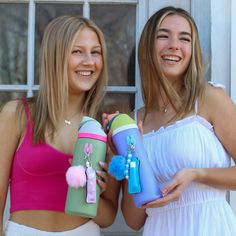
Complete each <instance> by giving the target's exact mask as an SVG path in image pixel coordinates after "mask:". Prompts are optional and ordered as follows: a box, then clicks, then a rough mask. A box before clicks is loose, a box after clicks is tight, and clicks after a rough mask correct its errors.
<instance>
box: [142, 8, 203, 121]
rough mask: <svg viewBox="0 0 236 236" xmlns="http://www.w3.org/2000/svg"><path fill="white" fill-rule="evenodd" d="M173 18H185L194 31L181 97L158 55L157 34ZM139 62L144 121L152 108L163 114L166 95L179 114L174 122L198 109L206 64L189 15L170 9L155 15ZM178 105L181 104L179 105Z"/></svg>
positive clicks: (179, 10)
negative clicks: (161, 108) (156, 49)
mask: <svg viewBox="0 0 236 236" xmlns="http://www.w3.org/2000/svg"><path fill="white" fill-rule="evenodd" d="M169 15H180V16H182V17H184V18H185V19H186V20H187V21H188V22H189V25H190V28H191V35H192V36H191V37H192V56H191V60H190V63H189V66H188V68H187V70H186V72H185V75H184V77H183V88H184V90H183V91H184V92H183V94H179V93H178V91H176V90H175V89H174V87H173V86H172V84H171V83H170V82H169V80H168V79H167V78H166V77H165V75H164V73H163V71H162V69H161V66H160V63H159V62H158V59H157V56H156V54H155V46H154V44H155V37H156V32H157V30H158V29H159V27H160V25H161V23H162V22H163V20H164V19H165V18H166V17H167V16H169ZM138 61H139V67H140V76H141V85H142V95H143V100H144V103H145V115H144V118H145V117H146V115H147V113H148V111H149V110H150V109H151V108H154V107H155V108H157V110H160V104H159V102H158V100H160V99H162V97H161V94H162V93H163V92H164V94H165V95H166V97H167V99H168V101H169V102H170V104H171V105H172V106H173V107H174V109H175V111H176V115H175V116H174V117H173V118H172V119H171V120H172V121H173V120H177V119H179V118H183V117H184V116H186V114H188V113H190V112H191V111H192V110H193V109H194V104H195V101H196V99H197V98H198V97H199V96H201V94H202V92H203V90H204V87H205V80H204V63H203V56H202V52H201V47H200V40H199V36H198V30H197V26H196V24H195V22H194V20H193V18H192V17H191V15H190V14H189V13H188V12H187V11H185V10H183V9H181V8H175V7H171V6H170V7H165V8H162V9H161V10H159V11H157V12H156V13H155V14H154V15H152V17H151V18H150V19H149V20H148V21H147V23H146V25H145V27H144V30H143V32H142V34H141V38H140V41H139V47H138ZM174 101H177V105H176V103H175V102H174Z"/></svg>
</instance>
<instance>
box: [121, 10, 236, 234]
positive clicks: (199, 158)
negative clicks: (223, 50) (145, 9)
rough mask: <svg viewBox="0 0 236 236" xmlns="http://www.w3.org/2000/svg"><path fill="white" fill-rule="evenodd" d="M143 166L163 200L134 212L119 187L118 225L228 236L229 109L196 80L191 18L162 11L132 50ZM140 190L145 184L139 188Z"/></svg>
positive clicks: (235, 137) (235, 224)
mask: <svg viewBox="0 0 236 236" xmlns="http://www.w3.org/2000/svg"><path fill="white" fill-rule="evenodd" d="M138 59H139V65H140V75H141V83H142V92H143V99H144V104H145V105H144V107H143V108H141V109H139V110H138V111H135V112H134V117H135V118H136V120H137V121H140V120H141V121H142V129H143V137H144V144H145V148H146V150H147V153H148V158H149V161H150V162H151V165H152V168H153V170H154V171H155V174H156V178H157V184H159V185H160V186H161V192H162V195H163V197H162V198H160V199H156V200H154V201H152V202H149V203H147V204H146V205H144V206H143V207H142V208H141V209H139V208H136V207H135V205H134V203H133V199H132V196H131V195H129V194H127V183H126V182H125V183H124V185H123V186H124V188H123V198H122V211H123V215H124V217H125V220H126V223H127V224H128V225H129V226H130V227H131V228H133V229H135V230H138V229H140V228H141V227H143V226H144V233H143V235H144V236H150V235H152V236H159V235H165V236H179V235H182V236H208V235H214V236H222V235H224V236H233V235H236V218H235V216H234V214H233V212H232V210H231V208H230V206H229V204H228V202H227V201H226V191H227V190H228V189H231V190H235V189H236V167H235V166H233V167H230V161H231V158H230V156H232V158H233V159H234V161H235V160H236V122H235V121H236V107H235V105H234V103H233V102H232V101H231V99H230V98H229V96H228V95H227V94H226V92H225V91H224V89H222V88H221V86H217V85H214V84H209V83H207V82H206V81H205V80H204V66H203V58H202V53H201V49H200V42H199V36H198V32H197V27H196V24H195V23H194V20H193V18H192V17H191V16H190V15H189V13H188V12H186V11H185V10H183V9H180V8H174V7H166V8H163V9H161V10H159V11H158V12H156V13H155V14H154V15H153V16H152V17H151V18H150V19H149V20H148V22H147V23H146V25H145V27H144V30H143V32H142V35H141V39H140V42H139V48H138ZM147 184H148V183H147Z"/></svg>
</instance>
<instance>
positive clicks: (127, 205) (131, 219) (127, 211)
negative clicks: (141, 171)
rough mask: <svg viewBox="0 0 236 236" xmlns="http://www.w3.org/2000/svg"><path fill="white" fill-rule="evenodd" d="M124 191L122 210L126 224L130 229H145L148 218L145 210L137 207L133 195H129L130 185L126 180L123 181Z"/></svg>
mask: <svg viewBox="0 0 236 236" xmlns="http://www.w3.org/2000/svg"><path fill="white" fill-rule="evenodd" d="M122 189H123V191H122V193H123V197H122V201H121V210H122V213H123V215H124V218H125V222H126V224H127V225H128V226H129V227H130V228H132V229H134V230H139V229H141V228H142V227H143V225H144V223H145V220H146V217H147V215H146V213H145V210H144V209H140V208H137V207H136V206H135V204H134V201H133V197H132V195H131V194H128V184H127V181H126V180H124V181H123V184H122Z"/></svg>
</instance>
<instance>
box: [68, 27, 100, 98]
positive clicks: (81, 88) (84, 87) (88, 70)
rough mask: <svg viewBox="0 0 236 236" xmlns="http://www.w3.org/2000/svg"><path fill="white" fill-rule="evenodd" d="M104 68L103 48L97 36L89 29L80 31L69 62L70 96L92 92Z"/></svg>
mask: <svg viewBox="0 0 236 236" xmlns="http://www.w3.org/2000/svg"><path fill="white" fill-rule="evenodd" d="M102 68H103V57H102V47H101V44H100V42H99V39H98V36H97V34H96V33H95V32H94V31H93V30H92V29H91V28H88V27H85V28H83V29H82V30H80V31H79V32H78V33H77V35H76V37H75V42H74V45H73V46H72V51H71V54H70V56H69V60H68V80H69V81H68V83H69V94H70V95H72V94H76V95H77V94H81V93H84V92H86V91H88V90H90V89H91V88H92V87H93V85H94V84H95V83H96V81H97V79H98V78H99V76H100V74H101V71H102Z"/></svg>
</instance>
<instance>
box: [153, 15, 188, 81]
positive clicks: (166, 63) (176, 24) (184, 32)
mask: <svg viewBox="0 0 236 236" xmlns="http://www.w3.org/2000/svg"><path fill="white" fill-rule="evenodd" d="M155 53H156V55H157V58H158V61H159V63H160V65H161V67H162V70H163V73H164V75H165V76H166V77H167V78H168V79H169V80H172V81H173V82H174V81H176V80H179V79H181V78H182V76H183V75H184V73H185V71H186V69H187V67H188V65H189V62H190V60H191V55H192V39H191V28H190V25H189V23H188V21H187V20H186V19H185V18H184V17H182V16H180V15H176V14H175V15H168V16H167V17H165V18H164V20H163V21H162V23H161V24H160V27H159V29H157V32H156V39H155Z"/></svg>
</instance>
